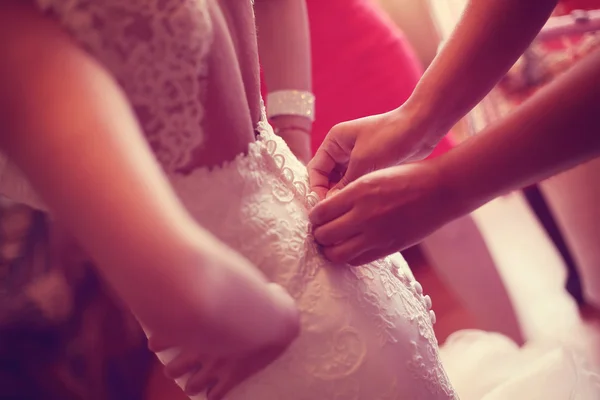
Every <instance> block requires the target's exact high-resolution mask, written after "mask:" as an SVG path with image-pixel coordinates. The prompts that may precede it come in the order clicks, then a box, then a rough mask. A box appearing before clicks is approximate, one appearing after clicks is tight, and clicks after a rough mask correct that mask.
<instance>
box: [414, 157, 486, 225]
mask: <svg viewBox="0 0 600 400" xmlns="http://www.w3.org/2000/svg"><path fill="white" fill-rule="evenodd" d="M459 150H463V149H454V150H451V151H450V152H449V153H446V154H443V155H441V156H439V157H437V158H435V159H433V160H430V161H425V162H431V163H432V164H434V166H435V168H436V169H437V171H438V174H439V184H440V191H441V193H442V195H443V197H444V198H445V199H446V201H445V204H446V207H447V209H448V212H449V214H450V215H452V216H453V217H454V218H458V217H460V216H463V215H466V214H469V213H470V212H472V211H474V210H476V209H477V208H479V207H480V206H482V205H483V204H485V203H486V202H487V199H488V196H486V189H485V187H484V185H481V182H480V178H481V177H482V176H484V175H482V174H480V173H479V171H478V170H477V167H476V164H472V163H470V162H469V160H468V159H467V157H468V154H460V153H461V151H459ZM453 153H454V154H453ZM465 156H466V157H465ZM474 165H475V167H472V166H474Z"/></svg>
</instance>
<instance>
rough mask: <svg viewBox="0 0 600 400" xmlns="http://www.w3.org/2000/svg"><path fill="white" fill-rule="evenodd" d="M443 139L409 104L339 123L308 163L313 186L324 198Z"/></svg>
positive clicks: (416, 155) (417, 155) (412, 158)
mask: <svg viewBox="0 0 600 400" xmlns="http://www.w3.org/2000/svg"><path fill="white" fill-rule="evenodd" d="M440 139H441V137H437V138H435V139H432V134H430V133H429V130H428V129H426V128H425V124H422V123H418V118H417V117H416V113H414V112H413V111H412V110H411V109H410V108H409V107H408V106H403V107H400V108H399V109H397V110H394V111H390V112H388V113H385V114H380V115H374V116H371V117H366V118H361V119H357V120H354V121H348V122H344V123H341V124H338V125H336V126H334V127H333V128H332V129H331V131H329V133H328V134H327V137H326V138H325V140H324V141H323V143H322V144H321V146H320V148H319V150H318V151H317V153H316V154H315V157H314V158H313V159H312V160H311V161H310V162H309V164H308V173H309V179H310V185H311V189H312V190H313V191H315V192H316V193H317V194H318V195H319V197H321V198H325V197H326V196H327V194H328V192H329V191H330V190H332V192H335V191H337V190H340V189H342V188H343V187H345V186H347V185H348V184H350V183H351V182H352V181H354V180H356V179H358V178H360V177H361V176H363V175H365V174H367V173H369V172H373V171H376V170H379V169H381V168H387V167H391V166H395V165H400V164H402V163H405V162H410V161H418V160H422V159H424V158H425V157H427V156H428V155H429V154H431V152H432V151H433V149H434V148H435V146H436V145H437V143H438V142H439V140H440Z"/></svg>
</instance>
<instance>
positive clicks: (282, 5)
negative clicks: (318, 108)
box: [254, 0, 312, 161]
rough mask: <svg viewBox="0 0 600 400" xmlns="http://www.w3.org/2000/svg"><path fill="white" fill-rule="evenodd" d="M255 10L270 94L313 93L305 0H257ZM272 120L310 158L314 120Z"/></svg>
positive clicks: (298, 152)
mask: <svg viewBox="0 0 600 400" xmlns="http://www.w3.org/2000/svg"><path fill="white" fill-rule="evenodd" d="M254 10H255V15H256V25H257V32H258V51H259V55H260V62H261V66H262V68H263V71H264V75H265V80H266V86H267V88H268V90H269V93H274V92H278V91H289V90H296V91H302V92H309V93H310V92H311V79H312V78H311V58H310V32H309V29H308V16H307V13H306V3H305V1H304V0H255V3H254ZM267 106H269V102H267ZM271 122H272V123H273V125H274V127H275V129H276V130H277V131H278V133H279V134H280V135H281V136H282V137H283V138H284V139H285V140H286V142H287V143H288V145H290V147H291V149H292V151H294V152H295V153H296V155H297V156H298V157H299V158H301V159H304V160H303V161H308V159H309V158H310V132H311V128H312V121H311V119H310V118H306V117H303V116H298V115H278V116H275V117H274V118H272V119H271Z"/></svg>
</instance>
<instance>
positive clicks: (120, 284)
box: [0, 1, 279, 343]
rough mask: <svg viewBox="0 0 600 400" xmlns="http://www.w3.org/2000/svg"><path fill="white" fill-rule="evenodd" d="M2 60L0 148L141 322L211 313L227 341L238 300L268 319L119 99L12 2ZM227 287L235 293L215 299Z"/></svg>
mask: <svg viewBox="0 0 600 400" xmlns="http://www.w3.org/2000/svg"><path fill="white" fill-rule="evenodd" d="M0 55H1V57H0V121H1V126H2V129H1V130H0V148H2V150H3V151H4V152H5V153H6V154H7V155H8V157H9V158H10V159H11V160H13V161H14V162H15V163H16V164H17V165H18V166H19V167H20V168H21V169H22V170H23V172H24V173H25V175H26V176H27V177H28V179H29V180H30V181H31V183H32V185H33V186H34V187H35V189H36V191H37V192H38V193H39V194H40V196H41V198H42V199H43V200H44V202H45V203H46V204H47V206H48V207H49V208H50V210H51V211H52V212H53V213H54V214H55V216H56V217H57V219H58V220H59V221H60V222H61V223H63V224H64V225H65V226H66V228H67V229H68V230H69V231H70V232H71V233H72V234H73V235H74V236H75V238H76V239H77V240H78V241H79V242H80V243H81V244H82V246H83V247H84V248H85V249H86V250H87V251H88V252H89V254H90V255H91V256H92V258H93V259H94V260H95V261H96V262H97V265H98V268H99V269H100V270H101V272H102V273H103V275H104V276H105V277H106V279H107V280H108V281H109V283H110V284H111V286H113V287H114V288H115V289H116V291H117V293H118V294H119V295H120V296H121V298H122V299H123V300H124V301H125V302H126V303H127V304H128V305H129V307H131V309H132V311H133V312H134V313H135V314H136V316H138V318H139V319H140V320H141V321H142V322H144V323H145V322H146V321H149V320H154V321H156V320H157V318H158V319H160V318H162V317H166V318H171V319H172V320H173V321H180V322H181V320H182V319H184V317H188V319H190V318H189V317H190V316H193V315H195V316H196V317H195V319H196V320H198V319H200V317H201V316H205V315H213V316H214V317H215V319H213V321H210V322H209V323H212V322H215V321H218V323H219V325H220V328H221V329H223V330H224V331H228V332H232V329H237V328H236V327H237V326H240V324H243V323H245V322H243V319H244V316H243V315H242V314H240V313H239V312H238V310H240V309H241V308H239V307H233V308H232V307H231V306H232V304H233V303H235V301H236V299H237V301H241V302H243V303H245V304H249V303H253V304H254V305H255V306H256V307H257V309H260V308H261V307H263V308H264V307H266V309H270V312H274V313H275V314H274V315H275V319H277V315H278V312H279V311H278V310H277V307H270V306H269V305H270V304H275V303H271V302H270V301H271V300H270V295H269V294H268V293H267V290H266V282H265V279H264V277H263V276H262V275H261V274H260V273H259V272H257V270H256V269H255V268H253V267H252V266H251V265H250V264H249V263H248V262H247V261H244V260H243V259H242V258H241V257H239V256H236V254H235V252H233V251H232V250H230V249H228V248H226V246H225V245H223V244H222V243H220V242H218V241H217V240H216V239H215V238H214V237H212V235H210V234H209V233H208V232H206V231H204V230H203V229H201V228H200V227H199V226H197V225H196V224H195V222H194V221H193V220H192V219H191V218H190V216H188V214H187V213H186V211H185V210H184V208H183V207H182V206H181V204H180V203H179V201H178V200H177V199H176V196H175V195H174V193H173V192H172V190H171V188H170V186H169V184H168V182H167V180H166V178H165V177H164V175H163V174H162V172H161V170H160V167H159V166H158V165H157V163H156V162H155V160H154V157H153V156H152V153H151V152H150V149H149V147H148V145H147V143H146V141H145V139H144V138H143V136H142V134H141V132H140V128H139V126H138V124H137V122H136V119H135V118H134V116H133V113H132V110H131V108H130V107H129V104H128V103H127V101H126V99H125V97H124V95H123V93H122V92H121V91H120V90H119V87H118V85H117V84H116V83H115V82H114V80H113V79H112V77H111V76H110V75H109V74H108V73H107V72H106V71H105V70H104V69H103V68H102V67H101V66H100V65H98V64H97V63H96V62H95V60H93V59H92V58H91V57H90V56H88V55H87V54H86V53H85V52H84V51H82V50H81V49H80V48H79V47H78V46H77V45H75V44H74V43H73V42H72V40H71V38H70V37H69V36H68V35H66V34H65V33H64V32H63V31H62V30H61V29H60V27H59V26H58V25H57V24H55V23H54V21H52V20H50V19H47V18H44V17H43V16H41V15H40V14H39V13H37V12H36V10H35V9H33V8H31V7H29V6H26V5H23V3H22V2H21V1H4V2H3V3H2V5H0ZM231 284H233V285H234V286H239V287H238V288H237V291H236V290H235V288H232V287H229V289H227V291H225V295H223V293H222V294H220V295H219V294H218V293H215V290H218V289H216V288H217V287H219V286H223V285H225V286H227V285H231ZM221 290H222V291H224V287H222V288H221ZM233 293H235V296H233V295H232V294H233ZM240 296H241V298H242V299H245V300H242V299H241V298H240ZM173 303H175V304H174V305H173ZM183 303H186V304H183ZM190 305H191V306H190ZM186 306H187V307H186ZM219 308H221V309H220V310H219ZM222 308H225V309H228V312H224V311H225V310H223V309H222ZM190 309H194V311H193V312H191V314H190V312H189V311H190ZM186 311H187V312H188V313H187V314H186ZM219 313H220V314H221V315H217V314H219ZM234 314H240V315H237V316H234ZM157 315H158V317H157ZM223 315H227V318H225V317H223ZM263 316H264V317H265V319H264V321H263V322H264V323H265V324H266V325H269V322H268V321H269V320H271V319H272V317H269V316H268V315H267V313H261V312H258V313H256V314H254V315H253V316H252V318H253V320H255V319H256V318H257V317H258V318H259V319H262V317H263ZM191 319H192V320H193V319H194V318H191ZM246 319H247V318H246ZM163 321H164V319H163ZM200 322H204V321H192V323H195V324H196V325H198V324H199V323H200ZM246 322H248V321H246ZM251 322H252V321H250V323H251ZM236 324H237V325H236ZM180 325H181V324H179V323H178V326H180ZM251 325H254V324H253V323H251ZM255 327H256V326H255ZM165 329H166V328H165ZM173 329H174V330H176V329H177V328H176V327H174V328H173ZM239 329H240V330H243V326H242V327H240V328H239ZM265 329H266V328H265ZM258 331H260V329H258ZM263 333H264V332H263ZM256 335H257V336H258V335H260V333H256ZM265 335H268V333H265ZM255 339H257V340H256V342H259V343H260V340H262V338H255ZM196 341H201V339H200V337H198V338H197V339H196Z"/></svg>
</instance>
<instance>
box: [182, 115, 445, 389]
mask: <svg viewBox="0 0 600 400" xmlns="http://www.w3.org/2000/svg"><path fill="white" fill-rule="evenodd" d="M259 130H260V132H261V133H260V136H259V137H258V140H257V141H256V142H253V143H251V144H250V145H249V148H248V152H247V155H243V156H239V157H238V158H237V159H235V160H234V161H232V162H230V163H225V164H224V165H223V166H221V167H218V168H213V169H208V168H202V169H197V170H195V171H193V172H192V173H191V174H189V175H185V176H183V175H178V174H173V175H172V176H171V182H172V184H173V187H174V188H175V190H176V191H177V193H178V195H179V196H180V199H181V200H182V202H183V203H184V204H185V205H186V207H187V208H188V210H189V211H190V213H191V214H192V215H193V216H195V217H196V218H197V220H198V221H199V222H200V223H201V224H202V225H203V226H204V227H206V228H207V229H209V230H210V231H211V232H212V233H214V234H215V235H216V236H217V237H219V238H220V239H221V240H223V241H224V242H225V243H227V244H229V245H230V246H231V247H233V248H235V249H236V250H237V251H239V252H240V253H241V254H243V255H244V256H246V257H247V258H248V259H249V260H250V261H252V262H253V263H254V264H255V265H257V266H258V267H259V268H261V270H262V271H263V272H264V273H265V274H266V275H267V276H268V277H269V279H271V280H272V281H275V282H277V283H280V284H282V285H283V286H284V287H286V288H287V289H288V290H289V291H290V293H291V294H292V295H293V297H294V298H295V299H296V301H297V304H298V306H299V308H300V310H301V314H302V334H301V336H300V338H299V339H298V340H297V341H296V342H295V343H294V344H293V346H292V348H291V349H290V350H289V351H288V352H287V353H286V354H285V355H284V356H283V357H282V358H281V359H280V360H278V361H277V362H276V363H274V364H273V365H272V366H270V367H269V368H268V369H267V370H265V371H263V372H262V373H260V374H259V375H257V376H256V377H254V378H252V379H251V380H249V381H248V382H247V383H245V384H244V385H242V386H241V387H240V388H238V389H237V390H236V391H234V393H233V394H232V396H231V399H234V400H235V399H248V398H264V399H279V398H287V399H294V400H296V399H297V400H301V399H302V400H303V399H314V398H323V399H349V400H352V399H374V400H379V399H406V398H410V399H455V398H457V397H456V394H455V392H454V391H453V389H452V386H451V385H450V383H449V381H448V378H447V377H446V374H445V372H444V370H443V368H442V366H441V363H440V360H439V357H438V347H437V342H436V339H435V335H434V333H433V329H432V319H435V315H434V314H433V312H431V311H430V308H431V299H430V298H429V296H424V295H423V291H422V288H421V286H420V285H419V284H418V283H417V282H415V281H414V280H413V279H411V277H409V276H408V275H407V274H406V273H405V272H404V271H405V270H406V264H405V262H404V260H403V259H402V258H401V256H399V255H398V256H395V257H394V258H388V259H384V260H381V261H378V262H376V263H372V264H368V265H364V266H362V267H359V268H347V266H334V265H331V263H330V262H328V261H327V260H325V259H324V258H323V257H322V256H321V254H320V253H319V251H318V248H317V246H316V245H315V243H314V241H313V239H312V236H311V233H310V232H311V229H310V226H309V221H308V211H309V210H310V208H312V207H313V206H314V204H315V203H316V202H317V201H318V198H317V197H316V195H315V194H314V193H311V192H310V190H309V186H308V176H307V171H306V168H305V167H304V166H303V165H302V164H301V163H300V162H299V161H298V160H297V159H296V158H295V157H294V156H293V155H292V153H291V151H290V150H289V148H288V147H287V145H286V144H285V143H284V142H283V140H282V139H280V138H279V137H277V136H276V135H275V134H273V132H272V130H271V128H270V127H269V126H268V124H266V123H264V122H262V123H261V124H260V126H259ZM207 187H210V191H209V192H208V191H206V188H207ZM199 398H202V397H199Z"/></svg>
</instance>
